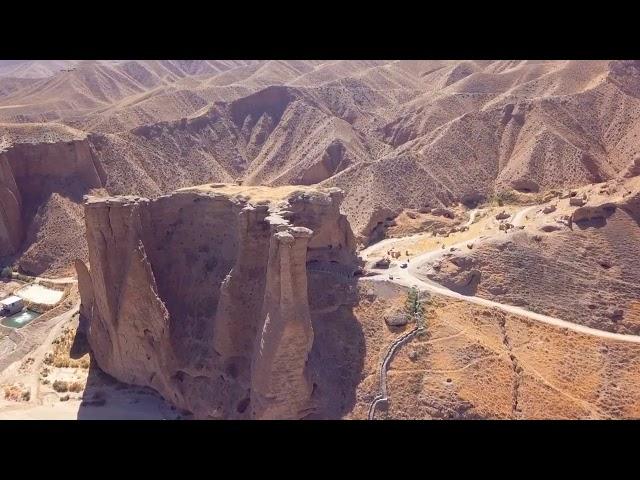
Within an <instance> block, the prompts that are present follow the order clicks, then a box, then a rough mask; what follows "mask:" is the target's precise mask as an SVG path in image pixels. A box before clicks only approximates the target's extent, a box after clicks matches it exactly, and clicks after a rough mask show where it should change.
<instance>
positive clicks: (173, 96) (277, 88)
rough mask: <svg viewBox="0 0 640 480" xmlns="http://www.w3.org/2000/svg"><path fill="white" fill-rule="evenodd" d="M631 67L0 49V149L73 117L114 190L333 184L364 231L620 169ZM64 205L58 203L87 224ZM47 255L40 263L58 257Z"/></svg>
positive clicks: (635, 70) (633, 83) (147, 192)
mask: <svg viewBox="0 0 640 480" xmlns="http://www.w3.org/2000/svg"><path fill="white" fill-rule="evenodd" d="M639 71H640V65H639V64H638V62H635V61H613V62H609V61H386V60H384V61H383V60H381V61H168V60H167V61H156V60H153V61H91V62H90V61H80V62H69V63H61V64H51V63H46V64H43V63H39V62H37V61H32V62H31V63H25V62H23V63H21V64H15V63H14V64H12V63H10V64H8V65H7V64H0V122H3V125H4V126H3V131H2V142H3V145H4V146H5V149H9V148H10V147H11V145H13V144H14V143H16V141H15V140H13V138H14V137H15V136H16V135H15V133H14V130H16V131H19V130H20V129H22V128H24V126H27V125H28V126H30V128H34V129H36V130H37V129H38V128H39V127H37V126H38V125H40V126H41V131H42V132H43V135H42V137H41V139H30V140H28V142H27V143H28V144H33V145H34V148H36V149H38V148H40V147H39V146H38V144H40V143H42V142H51V141H53V142H55V141H57V140H56V139H55V138H51V136H50V135H45V134H44V132H48V131H49V130H50V129H49V128H48V126H49V125H52V124H56V125H59V126H65V125H66V126H67V127H69V128H71V129H73V131H74V132H80V133H81V134H82V135H83V136H86V142H87V144H88V146H89V149H90V151H91V156H92V159H93V161H94V162H95V163H96V165H97V167H96V168H97V169H99V170H102V173H104V175H101V179H102V180H103V181H102V182H101V183H100V185H99V187H101V188H104V190H105V193H108V194H127V195H131V194H133V195H144V196H156V195H160V194H165V193H168V192H171V191H173V190H174V189H176V188H180V187H186V186H190V185H194V184H200V183H204V182H233V181H242V182H244V183H245V184H250V185H273V186H278V185H287V184H299V185H310V184H316V183H319V184H320V185H322V186H336V187H339V188H341V189H343V190H344V191H345V192H346V198H345V201H344V203H343V209H344V211H345V213H346V215H347V217H348V219H349V221H350V222H351V224H352V227H353V230H354V232H355V234H356V236H357V238H358V239H359V241H361V242H363V243H366V242H367V241H368V239H369V235H370V234H371V232H372V231H374V230H375V229H376V227H377V226H378V225H379V224H380V223H381V222H383V221H385V220H386V219H387V218H394V217H395V216H397V215H398V214H400V213H401V212H402V211H403V210H405V209H408V208H412V209H419V208H422V207H437V206H448V205H451V204H452V203H454V202H463V203H466V204H469V205H472V204H474V203H476V202H478V201H481V200H483V199H486V198H489V197H491V196H492V195H494V194H495V193H496V192H497V191H498V192H499V191H503V190H517V191H521V192H544V191H547V190H549V189H554V188H559V187H562V188H566V187H575V186H580V185H585V184H589V183H594V182H602V181H606V180H609V179H611V178H613V177H615V176H616V175H618V174H619V173H620V172H621V171H623V170H624V169H625V168H627V166H628V165H629V163H630V162H631V160H632V159H633V158H634V156H635V155H636V154H638V153H639V151H638V150H639V147H638V145H639V144H638V142H637V136H638V134H639V133H640V131H639V129H640V122H639V121H638V119H639V118H640V74H639ZM30 72H37V74H35V73H33V74H32V73H30ZM56 128H58V129H59V128H60V127H56ZM50 161H51V162H55V161H56V160H53V159H51V160H50ZM91 187H92V188H93V187H95V185H91ZM89 188H90V187H89V186H88V185H82V186H81V187H79V190H80V191H81V193H85V191H86V190H87V189H89ZM67 198H70V196H67ZM41 204H42V203H41ZM33 208H35V209H36V210H37V208H39V205H38V206H36V207H33ZM49 210H50V209H49ZM71 210H73V209H67V211H69V212H70V211H71ZM43 214H44V215H45V216H46V212H43ZM22 215H23V220H22V223H23V226H22V228H23V229H24V230H25V231H27V230H30V231H32V233H33V234H31V235H29V236H27V237H25V238H28V239H29V240H25V241H26V242H27V243H22V244H21V245H20V248H18V249H17V250H16V252H14V253H16V255H17V257H16V260H17V261H20V256H21V253H20V252H25V251H26V250H28V249H30V250H31V255H32V257H33V258H37V257H38V255H39V253H38V242H39V240H38V232H37V231H38V229H39V226H38V225H40V224H43V225H44V224H47V220H46V219H44V218H41V219H40V223H38V224H36V225H35V226H34V227H31V226H30V222H31V217H33V215H32V214H30V213H27V214H26V217H25V214H24V213H23V214H22ZM70 216H73V215H70ZM70 216H69V215H68V214H66V213H65V214H64V215H57V218H59V221H60V222H63V224H65V225H69V226H70V227H69V228H75V227H74V225H75V224H77V223H80V224H81V223H82V222H81V221H80V222H77V221H76V220H72V219H71V218H70ZM65 217H69V220H68V222H69V223H65V222H67V221H66V220H64V218H65ZM33 242H35V244H36V246H35V247H34V246H33ZM83 252H85V250H84V249H83V248H80V247H79V250H78V251H77V256H81V257H83V256H84V253H83ZM72 253H73V252H71V251H68V253H65V254H64V255H65V258H64V259H63V261H62V263H63V264H64V265H66V267H64V268H70V267H71V263H70V262H69V260H70V259H71V258H72V257H73V254H72ZM84 258H85V259H86V256H84ZM47 262H48V261H47V260H46V259H45V258H44V257H42V261H41V262H40V263H39V265H38V267H37V268H36V269H35V270H34V272H35V271H37V273H45V272H47V271H51V272H53V271H61V269H64V268H63V267H61V266H60V265H58V266H53V265H48V264H47ZM36 263H38V262H36ZM32 265H35V264H34V263H33V262H32ZM23 267H24V268H27V266H26V264H25V265H23ZM31 268H32V269H33V267H31Z"/></svg>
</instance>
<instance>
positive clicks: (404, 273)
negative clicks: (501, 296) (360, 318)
mask: <svg viewBox="0 0 640 480" xmlns="http://www.w3.org/2000/svg"><path fill="white" fill-rule="evenodd" d="M540 206H541V205H532V206H529V207H526V208H524V209H522V210H520V211H519V212H517V213H515V214H514V215H512V216H511V219H510V221H511V223H513V225H514V226H519V225H520V224H521V223H522V220H523V218H524V217H525V215H526V214H527V213H529V212H530V211H531V210H534V209H536V208H539V207H540ZM485 237H486V235H481V236H478V237H475V238H473V239H469V240H464V241H462V242H459V243H456V244H454V245H449V248H447V249H442V248H438V249H436V250H431V251H429V252H425V253H423V254H421V255H418V256H416V257H414V258H412V259H411V263H410V264H408V265H407V268H401V267H400V266H399V265H396V266H394V267H392V268H389V269H386V270H382V269H372V270H373V271H374V272H376V273H378V274H379V275H376V276H372V277H366V280H368V281H380V282H392V283H395V284H398V285H402V286H404V287H416V288H418V289H419V290H422V291H428V292H431V293H435V294H437V295H443V296H445V297H450V298H454V299H456V300H462V301H465V302H469V303H474V304H476V305H482V306H485V307H490V308H497V309H500V310H502V311H505V312H508V313H512V314H514V315H518V316H521V317H525V318H528V319H530V320H533V321H536V322H540V323H545V324H547V325H552V326H554V327H557V328H563V329H566V330H571V331H573V332H576V333H581V334H584V335H591V336H595V337H599V338H604V339H607V340H616V341H620V342H628V343H640V335H625V334H621V333H613V332H608V331H606V330H599V329H596V328H591V327H587V326H584V325H580V324H577V323H573V322H569V321H566V320H561V319H559V318H556V317H551V316H549V315H543V314H540V313H535V312H532V311H530V310H526V309H524V308H521V307H516V306H514V305H508V304H504V303H499V302H495V301H493V300H488V299H485V298H481V297H477V296H475V295H463V294H461V293H458V292H454V291H453V290H450V289H449V288H446V287H444V286H442V285H440V284H439V283H437V282H434V281H433V280H430V279H428V278H424V279H423V278H421V276H420V273H419V272H418V271H417V270H418V269H419V268H420V267H421V266H422V265H424V264H425V263H427V262H433V261H435V260H437V259H438V258H439V257H441V256H442V255H444V254H445V253H447V252H448V251H449V249H450V248H465V246H466V245H467V244H468V243H474V242H476V241H478V240H480V239H482V238H485ZM389 240H396V241H397V240H399V239H389Z"/></svg>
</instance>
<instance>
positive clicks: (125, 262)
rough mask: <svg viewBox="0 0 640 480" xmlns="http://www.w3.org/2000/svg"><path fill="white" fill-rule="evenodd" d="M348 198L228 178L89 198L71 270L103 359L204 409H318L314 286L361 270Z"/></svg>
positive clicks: (234, 412) (264, 412)
mask: <svg viewBox="0 0 640 480" xmlns="http://www.w3.org/2000/svg"><path fill="white" fill-rule="evenodd" d="M341 200H342V192H340V191H339V190H337V189H323V190H315V189H312V188H299V187H282V188H274V189H270V188H265V187H249V188H247V187H244V188H243V187H236V186H233V187H232V186H223V185H217V186H215V187H211V186H209V187H201V188H193V189H186V190H181V191H177V192H175V193H174V194H171V195H168V196H163V197H159V198H157V199H155V200H148V199H144V198H135V197H113V198H109V199H89V200H88V201H87V203H86V205H85V217H86V229H87V242H88V245H89V259H90V264H91V271H90V274H88V273H87V272H86V269H85V268H84V265H77V268H78V279H79V288H80V292H81V296H82V304H83V305H82V312H83V315H88V316H89V319H88V321H89V341H90V344H91V347H92V349H93V352H94V357H95V359H96V360H97V362H98V364H99V365H100V367H101V368H102V369H103V370H105V371H106V372H108V373H109V374H111V375H113V376H114V377H116V378H118V379H119V380H121V381H125V382H128V383H134V384H139V385H147V386H150V387H152V388H154V389H156V390H158V391H159V392H160V393H161V394H162V395H163V396H165V397H166V398H167V399H168V400H170V401H172V402H173V403H175V404H176V405H178V406H180V407H181V408H185V409H187V410H190V411H192V412H193V413H194V414H195V415H196V416H198V417H200V418H259V419H263V418H265V419H266V418H270V419H276V418H277V419H280V418H287V419H288V418H302V417H305V416H307V415H308V414H310V413H313V412H314V410H315V409H314V403H315V400H314V398H313V395H312V394H313V391H314V381H313V377H314V372H312V371H311V369H310V368H309V364H308V359H309V354H310V352H311V350H312V348H314V349H315V348H316V346H315V345H314V328H313V326H312V314H311V310H310V303H312V302H311V301H310V298H309V295H310V292H324V291H329V290H330V289H328V288H325V286H324V285H320V284H317V283H318V282H319V281H320V280H318V279H319V278H320V277H322V278H323V281H326V278H325V277H326V274H327V273H330V274H331V275H333V276H334V277H335V278H340V279H343V278H353V273H354V272H355V270H356V267H357V262H356V257H355V253H354V252H355V242H354V237H353V234H352V232H351V228H350V227H349V224H348V222H347V221H346V219H345V218H344V216H343V215H342V214H340V211H339V207H340V202H341ZM334 283H338V280H336V281H335V282H334ZM333 301H334V303H335V302H336V301H335V299H334V300H333ZM313 303H314V308H316V309H321V308H322V307H324V306H326V305H327V304H328V303H331V302H330V301H328V300H326V299H325V298H321V294H320V293H314V300H313ZM315 304H319V305H315ZM90 305H92V307H91V308H89V306H90Z"/></svg>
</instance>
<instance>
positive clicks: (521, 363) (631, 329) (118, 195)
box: [0, 60, 640, 419]
mask: <svg viewBox="0 0 640 480" xmlns="http://www.w3.org/2000/svg"><path fill="white" fill-rule="evenodd" d="M639 135H640V63H639V62H638V61H634V60H628V61H627V60H614V61H606V60H597V61H596V60H587V61H580V60H568V61H552V60H541V61H532V60H493V61H492V60H468V61H462V60H450V61H449V60H419V61H409V60H400V61H393V60H363V61H343V60H339V61H312V60H302V61H264V60H260V61H244V60H238V61H232V60H223V61H214V60H194V61H186V60H122V61H115V60H114V61H106V60H105V61H101V60H100V61H86V60H83V61H24V62H20V61H11V62H8V61H0V267H2V268H1V269H2V271H3V275H9V278H7V279H2V280H0V281H1V282H2V283H0V288H1V289H2V291H3V292H4V293H6V294H10V293H12V292H13V290H15V289H16V288H17V286H18V283H19V282H23V283H29V282H36V283H37V282H43V281H44V282H62V283H65V285H73V288H71V287H69V288H70V289H71V290H70V291H71V294H70V297H69V301H68V303H69V305H67V306H68V307H69V308H68V310H67V311H65V312H64V313H62V314H60V315H59V317H55V318H49V317H47V318H45V319H44V321H42V323H38V322H37V321H34V323H33V324H31V325H28V326H26V327H24V329H20V330H15V331H11V332H9V331H8V330H4V327H3V329H2V330H0V346H1V347H2V348H0V361H3V359H5V358H10V359H13V358H14V357H15V356H16V355H17V353H16V352H18V350H19V349H14V350H13V351H10V350H11V348H14V347H13V345H14V344H15V345H18V343H19V342H18V343H16V341H17V340H20V339H23V338H27V337H28V335H29V332H34V333H33V335H34V338H37V339H39V340H38V341H41V342H42V344H41V345H40V346H37V345H35V343H36V342H35V340H34V341H33V342H32V343H33V345H32V344H31V343H30V342H26V341H25V342H22V343H20V345H22V347H20V348H23V347H24V348H26V347H25V345H26V346H29V348H32V347H33V348H32V350H31V351H30V352H27V353H25V355H24V358H21V359H19V360H18V361H16V362H14V363H12V364H11V365H8V361H7V362H5V363H7V365H8V366H7V367H6V368H4V369H3V370H2V371H0V386H2V387H3V388H6V389H7V390H6V391H9V392H13V393H11V394H10V395H9V396H10V397H11V398H14V397H15V396H16V394H15V392H17V391H19V389H16V388H17V387H14V383H15V384H21V382H22V383H24V384H26V385H28V386H29V388H30V390H29V392H30V394H32V395H33V398H32V399H31V400H27V401H24V402H22V403H20V402H18V403H16V401H14V400H7V401H6V402H5V399H2V398H0V418H4V417H3V415H4V416H9V417H11V415H14V414H15V415H25V416H29V415H32V416H36V417H37V415H45V416H52V417H54V418H58V416H60V415H62V416H71V417H74V418H92V417H91V416H92V415H98V416H99V415H100V413H99V412H100V408H101V407H99V406H97V405H99V404H100V401H101V399H100V398H98V399H97V400H96V399H95V398H94V397H93V395H94V393H95V392H96V391H97V392H98V394H96V395H98V396H100V395H102V394H103V393H104V392H103V390H105V389H106V387H104V385H111V383H110V382H113V385H118V387H113V389H112V390H113V391H112V394H113V395H114V398H116V397H117V398H118V402H120V403H118V405H119V407H118V409H119V410H118V412H119V413H118V415H123V413H122V412H125V413H126V411H127V410H128V409H129V411H133V410H135V408H137V407H131V406H127V405H128V404H127V403H126V402H127V401H128V400H126V401H125V400H123V399H122V398H120V397H118V394H117V393H116V392H117V390H118V389H122V390H123V391H135V392H137V393H136V395H138V394H140V392H147V393H148V392H155V393H154V395H156V397H154V398H155V399H156V400H157V402H156V403H157V404H158V405H162V406H161V407H157V406H154V407H153V408H154V409H155V408H159V409H160V410H161V415H162V416H163V418H169V417H171V418H174V417H176V416H192V417H193V418H197V419H366V418H375V419H418V418H420V419H426V418H428V419H448V418H511V419H516V418H637V416H638V415H640V412H639V411H638V409H637V405H640V370H638V368H639V364H638V362H637V361H636V360H635V359H636V358H640V357H638V351H637V350H638V348H639V342H638V338H640V337H638V335H640V309H639V305H640V303H638V299H639V298H640V270H639V269H638V262H637V261H636V259H635V257H636V256H637V255H636V252H637V251H638V248H640V203H639V202H640V201H639V198H640V193H639V192H640V183H639V182H640V142H639V141H638V136H639ZM7 272H8V273H7ZM16 282H18V283H16ZM76 284H77V289H76V288H75V285H76ZM20 285H21V283H20ZM411 287H416V288H418V289H419V290H420V291H421V295H424V297H423V298H424V302H425V311H426V317H425V327H424V331H422V330H421V331H420V332H418V330H417V327H416V325H415V323H414V320H412V319H408V318H407V317H406V314H405V313H404V310H403V303H404V301H405V299H406V296H407V291H408V289H409V288H411ZM76 309H77V315H76V313H75V312H76ZM71 325H73V329H71ZM76 328H77V330H74V329H76ZM45 330H46V331H45ZM20 332H22V333H20ZM61 332H64V333H61ZM74 332H75V333H74ZM3 335H6V337H3ZM61 335H62V336H61ZM74 335H75V337H74ZM61 338H64V339H65V342H66V343H65V342H62V341H61V340H60V339H61ZM74 338H75V341H74V342H71V341H70V340H72V339H74ZM85 340H86V343H87V350H86V352H84V353H83V354H86V355H89V357H90V362H89V361H88V360H87V362H89V366H88V367H86V369H85V370H86V371H83V373H81V374H80V373H77V372H76V373H72V372H71V371H70V370H69V369H70V368H71V367H66V366H55V365H54V366H51V365H46V366H44V365H45V364H44V363H43V362H44V360H43V359H44V358H45V356H46V355H45V354H46V351H47V349H49V350H51V349H53V351H55V350H56V349H58V348H59V345H60V344H61V343H64V344H65V345H67V343H73V344H74V345H75V344H83V343H84V342H85ZM56 342H57V343H56ZM16 348H17V347H16ZM65 348H66V347H65ZM74 348H75V347H74ZM5 350H6V352H8V356H6V355H5ZM71 350H72V349H71V348H70V349H69V351H65V352H63V357H64V358H65V359H64V361H61V362H60V364H61V365H62V364H64V365H67V364H73V365H77V364H79V362H78V361H75V360H77V359H74V358H73V355H75V354H76V353H75V351H74V352H72V351H71ZM19 351H20V352H21V351H22V350H19ZM34 352H35V353H34ZM3 355H5V356H3ZM67 356H68V357H69V358H70V359H71V360H69V359H67V358H66V357H67ZM30 358H32V360H29V359H30ZM34 358H35V360H33V359H34ZM83 358H85V357H83ZM72 360H74V361H72ZM74 362H75V363H74ZM3 365H4V364H3ZM83 368H84V367H83ZM56 369H57V370H56ZM65 369H66V370H65ZM76 370H77V369H76ZM50 371H51V372H54V373H55V375H58V376H59V377H60V378H67V377H68V378H71V377H72V376H73V378H74V379H76V378H82V380H81V381H80V380H77V381H79V382H81V383H82V382H84V384H83V385H84V390H80V391H79V392H75V393H78V395H76V396H75V397H74V396H73V395H72V396H71V398H68V395H67V398H66V399H65V396H64V392H58V391H55V392H54V391H53V390H52V388H53V387H51V386H49V385H48V384H47V382H48V380H47V378H50V377H47V376H46V375H52V373H50ZM25 372H27V373H28V375H27V373H25ZM26 376H28V379H27V380H28V381H27V380H25V378H26ZM96 379H100V381H97V380H96ZM108 379H110V380H108ZM96 385H98V386H96ZM36 386H37V388H36ZM488 386H489V387H490V388H488ZM158 394H159V395H160V397H157V395H158ZM140 395H142V394H140ZM140 395H138V396H135V398H132V400H131V401H132V402H133V401H134V400H135V402H138V401H139V397H140ZM0 396H1V395H0ZM18 396H19V395H18ZM52 399H53V400H52ZM67 401H69V403H66V402H67ZM12 402H13V403H12ZM51 402H53V403H51ZM60 402H61V403H60ZM96 402H97V403H96ZM62 404H64V408H62V407H60V405H62ZM132 405H133V404H132ZM135 405H137V403H136V404H135ZM154 405H155V404H154ZM176 409H177V410H176ZM102 411H103V412H108V411H109V409H108V408H106V409H103V410H102ZM154 411H155V410H154ZM169 411H172V412H174V413H167V412H169ZM177 411H179V413H175V412H177ZM16 412H18V413H16ZM136 412H137V413H136V415H138V414H139V415H143V416H145V418H146V415H147V414H146V413H143V412H142V409H139V410H136ZM141 412H142V413H141ZM104 415H105V416H108V415H107V413H104ZM131 415H133V414H131ZM65 418H66V417H65Z"/></svg>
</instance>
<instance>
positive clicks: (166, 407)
mask: <svg viewBox="0 0 640 480" xmlns="http://www.w3.org/2000/svg"><path fill="white" fill-rule="evenodd" d="M87 353H89V354H91V351H90V347H89V343H88V341H87V339H86V336H85V334H84V332H82V331H80V330H78V332H77V333H76V336H75V338H74V341H73V344H72V345H71V350H70V354H69V356H70V357H71V358H74V359H78V358H81V357H82V356H84V355H85V354H87ZM188 418H190V414H189V413H188V412H183V411H180V409H178V408H176V407H175V406H173V405H171V404H170V403H168V402H167V401H166V400H164V399H163V398H162V397H161V396H160V394H158V393H157V392H156V391H155V390H153V389H151V388H148V387H142V386H137V385H129V384H126V383H122V382H120V381H118V380H116V379H115V378H113V377H112V376H111V375H109V374H107V373H105V372H104V371H102V369H100V367H99V366H98V364H97V362H96V361H95V360H94V359H93V358H91V363H90V365H89V373H88V376H87V383H86V385H85V389H84V391H83V394H82V401H81V403H80V406H79V408H78V415H77V419H78V420H179V419H188Z"/></svg>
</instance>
